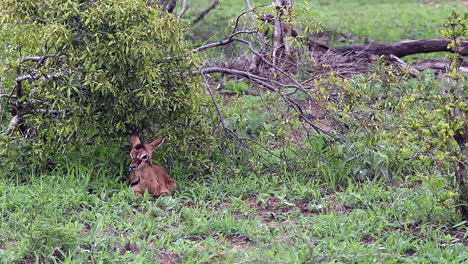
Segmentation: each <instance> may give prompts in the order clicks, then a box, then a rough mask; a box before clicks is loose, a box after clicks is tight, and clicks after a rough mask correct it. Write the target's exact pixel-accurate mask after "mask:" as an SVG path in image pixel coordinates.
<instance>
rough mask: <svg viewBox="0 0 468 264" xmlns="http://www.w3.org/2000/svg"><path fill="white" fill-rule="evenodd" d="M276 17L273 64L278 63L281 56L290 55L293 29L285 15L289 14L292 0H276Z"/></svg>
mask: <svg viewBox="0 0 468 264" xmlns="http://www.w3.org/2000/svg"><path fill="white" fill-rule="evenodd" d="M275 8H276V17H275V19H274V24H273V25H274V29H273V50H272V57H273V64H274V65H276V64H277V62H278V61H279V59H280V58H281V57H284V56H289V55H290V43H289V38H290V37H291V30H288V28H290V26H288V22H287V21H285V19H284V16H285V15H289V14H290V12H291V9H292V0H275Z"/></svg>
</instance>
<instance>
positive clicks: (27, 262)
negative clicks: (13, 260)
mask: <svg viewBox="0 0 468 264" xmlns="http://www.w3.org/2000/svg"><path fill="white" fill-rule="evenodd" d="M34 263H36V259H35V258H34V257H32V256H26V257H24V258H22V259H21V260H20V261H18V264H34Z"/></svg>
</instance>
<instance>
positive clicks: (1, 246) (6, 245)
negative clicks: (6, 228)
mask: <svg viewBox="0 0 468 264" xmlns="http://www.w3.org/2000/svg"><path fill="white" fill-rule="evenodd" d="M14 247H16V242H15V241H14V240H13V239H9V240H7V241H2V242H0V249H3V250H7V249H8V248H14Z"/></svg>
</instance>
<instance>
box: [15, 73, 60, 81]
mask: <svg viewBox="0 0 468 264" xmlns="http://www.w3.org/2000/svg"><path fill="white" fill-rule="evenodd" d="M63 75H64V74H63V73H54V74H46V75H43V76H42V77H37V76H35V75H34V74H25V75H21V76H18V77H16V79H15V81H16V82H22V81H25V80H40V81H48V80H50V79H55V78H60V77H62V76H63Z"/></svg>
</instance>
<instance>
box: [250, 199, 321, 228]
mask: <svg viewBox="0 0 468 264" xmlns="http://www.w3.org/2000/svg"><path fill="white" fill-rule="evenodd" d="M244 200H245V201H246V202H247V205H248V206H249V207H250V208H252V209H253V210H254V211H255V215H257V216H260V217H261V218H262V221H263V222H285V221H287V220H286V219H278V218H277V217H276V216H277V214H278V213H287V212H292V211H300V212H301V214H303V215H310V214H313V213H314V212H312V211H310V210H309V209H308V204H309V202H308V201H303V200H294V201H281V200H280V199H278V198H277V197H275V196H273V195H272V196H270V197H268V198H266V199H262V200H259V199H258V197H257V196H255V195H249V196H247V197H245V198H244Z"/></svg>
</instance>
